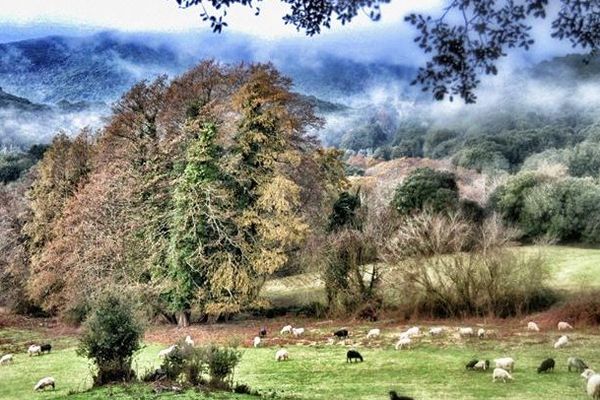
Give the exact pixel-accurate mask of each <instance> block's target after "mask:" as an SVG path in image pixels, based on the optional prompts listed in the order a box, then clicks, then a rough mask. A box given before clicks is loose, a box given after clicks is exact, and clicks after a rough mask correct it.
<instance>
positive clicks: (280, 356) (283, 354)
mask: <svg viewBox="0 0 600 400" xmlns="http://www.w3.org/2000/svg"><path fill="white" fill-rule="evenodd" d="M289 359H290V353H288V351H287V350H286V349H279V350H277V353H275V360H276V361H287V360H289Z"/></svg>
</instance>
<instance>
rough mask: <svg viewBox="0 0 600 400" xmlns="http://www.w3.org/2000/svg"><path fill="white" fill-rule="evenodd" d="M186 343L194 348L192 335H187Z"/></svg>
mask: <svg viewBox="0 0 600 400" xmlns="http://www.w3.org/2000/svg"><path fill="white" fill-rule="evenodd" d="M185 342H186V343H187V344H188V345H190V346H192V347H194V340H193V339H192V337H191V336H190V335H187V336H186V337H185Z"/></svg>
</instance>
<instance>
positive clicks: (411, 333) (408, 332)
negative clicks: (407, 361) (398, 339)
mask: <svg viewBox="0 0 600 400" xmlns="http://www.w3.org/2000/svg"><path fill="white" fill-rule="evenodd" d="M404 333H406V335H408V337H413V336H416V335H418V334H420V333H421V329H419V327H418V326H413V327H412V328H409V329H407V330H406V332H404Z"/></svg>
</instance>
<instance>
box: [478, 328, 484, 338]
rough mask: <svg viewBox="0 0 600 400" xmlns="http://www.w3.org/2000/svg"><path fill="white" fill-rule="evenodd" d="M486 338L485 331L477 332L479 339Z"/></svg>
mask: <svg viewBox="0 0 600 400" xmlns="http://www.w3.org/2000/svg"><path fill="white" fill-rule="evenodd" d="M484 336H485V329H483V328H479V330H478V331H477V337H479V339H483V338H484Z"/></svg>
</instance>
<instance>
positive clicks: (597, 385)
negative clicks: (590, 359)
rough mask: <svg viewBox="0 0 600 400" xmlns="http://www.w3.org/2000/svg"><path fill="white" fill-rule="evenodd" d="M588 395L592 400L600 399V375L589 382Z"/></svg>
mask: <svg viewBox="0 0 600 400" xmlns="http://www.w3.org/2000/svg"><path fill="white" fill-rule="evenodd" d="M586 389H587V394H588V396H590V397H591V398H592V399H595V400H598V399H600V375H598V374H593V375H592V376H590V377H589V379H588V380H587V388H586Z"/></svg>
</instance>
